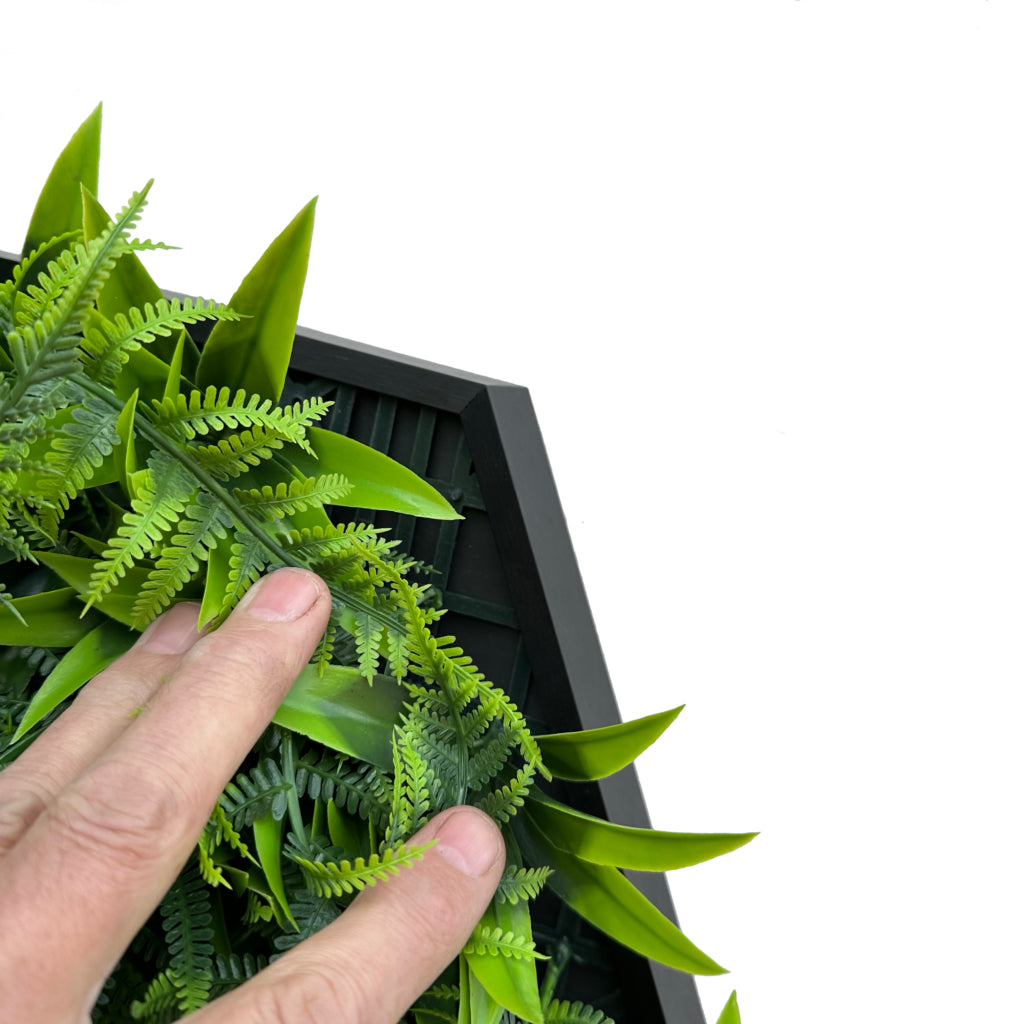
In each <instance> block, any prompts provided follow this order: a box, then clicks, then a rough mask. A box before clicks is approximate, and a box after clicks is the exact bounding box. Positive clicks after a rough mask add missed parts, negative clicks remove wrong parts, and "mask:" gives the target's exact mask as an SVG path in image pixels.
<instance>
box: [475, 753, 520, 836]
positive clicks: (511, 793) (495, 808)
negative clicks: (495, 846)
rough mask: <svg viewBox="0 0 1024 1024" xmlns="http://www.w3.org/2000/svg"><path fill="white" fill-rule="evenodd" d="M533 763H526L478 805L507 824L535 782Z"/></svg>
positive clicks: (478, 802) (479, 801)
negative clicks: (509, 779) (510, 778)
mask: <svg viewBox="0 0 1024 1024" xmlns="http://www.w3.org/2000/svg"><path fill="white" fill-rule="evenodd" d="M533 775H534V768H533V765H530V764H524V765H523V767H522V768H520V769H519V771H518V772H516V775H515V778H513V779H512V780H511V781H510V782H508V783H507V784H506V785H504V786H502V787H501V788H500V789H496V790H492V791H491V792H489V793H485V794H484V796H483V797H482V798H481V799H480V800H478V801H477V803H476V806H477V807H479V808H480V810H481V811H484V812H485V813H486V814H489V815H490V816H491V817H492V818H493V819H494V820H495V821H498V822H501V824H503V825H507V824H508V821H509V819H510V818H511V817H512V816H513V815H514V814H515V813H516V812H517V811H518V810H519V808H520V807H522V806H523V803H524V800H525V797H526V794H527V793H529V791H530V786H531V785H532V784H533Z"/></svg>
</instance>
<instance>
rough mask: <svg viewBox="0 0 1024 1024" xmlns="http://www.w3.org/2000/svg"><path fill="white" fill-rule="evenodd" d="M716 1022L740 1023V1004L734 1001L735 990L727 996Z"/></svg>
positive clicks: (726, 1023)
mask: <svg viewBox="0 0 1024 1024" xmlns="http://www.w3.org/2000/svg"><path fill="white" fill-rule="evenodd" d="M718 1024H740V1004H739V1003H738V1002H737V1001H736V992H735V991H734V992H733V993H732V995H731V996H729V999H728V1002H726V1004H725V1007H724V1008H723V1010H722V1012H721V1014H720V1015H719V1018H718Z"/></svg>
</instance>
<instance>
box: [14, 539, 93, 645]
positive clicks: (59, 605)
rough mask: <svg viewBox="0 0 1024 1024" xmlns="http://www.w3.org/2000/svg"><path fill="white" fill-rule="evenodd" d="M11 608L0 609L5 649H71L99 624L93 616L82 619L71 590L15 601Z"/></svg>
mask: <svg viewBox="0 0 1024 1024" xmlns="http://www.w3.org/2000/svg"><path fill="white" fill-rule="evenodd" d="M36 557H37V558H39V560H40V561H45V559H44V558H43V557H42V556H41V555H37V556H36ZM86 561H87V560H86ZM90 564H91V563H90ZM11 605H12V606H13V609H12V608H9V607H7V606H6V605H0V644H2V645H4V646H8V647H21V646H32V647H71V646H72V645H73V644H76V643H78V641H79V640H81V639H82V637H84V636H85V635H86V634H87V633H88V632H89V631H90V630H92V629H95V627H96V626H97V625H98V624H99V622H100V616H99V615H96V614H91V615H88V616H86V618H84V619H83V618H82V617H81V616H82V605H81V602H79V601H78V599H77V598H76V597H75V591H74V589H72V588H70V587H62V588H61V589H59V590H47V591H45V592H44V593H42V594H32V595H31V596H29V597H16V598H15V599H14V600H13V601H11ZM19 616H20V617H21V619H20V620H19Z"/></svg>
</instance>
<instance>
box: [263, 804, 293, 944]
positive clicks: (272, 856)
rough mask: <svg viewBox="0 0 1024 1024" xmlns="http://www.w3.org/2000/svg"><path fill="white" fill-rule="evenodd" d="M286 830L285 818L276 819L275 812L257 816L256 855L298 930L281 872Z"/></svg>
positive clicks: (276, 897) (287, 914)
mask: <svg viewBox="0 0 1024 1024" xmlns="http://www.w3.org/2000/svg"><path fill="white" fill-rule="evenodd" d="M283 832H284V820H283V819H282V820H280V821H276V820H275V819H274V816H273V814H267V815H265V816H264V817H262V818H257V819H256V820H255V821H254V822H253V823H252V835H253V839H254V840H255V844H256V856H257V857H259V861H260V867H261V868H263V874H264V875H266V876H267V885H269V886H270V891H271V892H272V893H273V894H274V898H275V899H276V900H277V902H278V903H279V904H280V905H281V910H282V911H283V912H284V916H285V917H286V918H287V919H288V921H289V922H290V923H291V924H292V926H293V927H294V928H295V930H296V931H298V929H299V926H298V924H297V923H296V921H295V918H294V917H293V916H292V911H291V908H290V907H289V906H288V896H287V893H286V892H285V887H284V876H283V875H282V874H281V836H282V834H283Z"/></svg>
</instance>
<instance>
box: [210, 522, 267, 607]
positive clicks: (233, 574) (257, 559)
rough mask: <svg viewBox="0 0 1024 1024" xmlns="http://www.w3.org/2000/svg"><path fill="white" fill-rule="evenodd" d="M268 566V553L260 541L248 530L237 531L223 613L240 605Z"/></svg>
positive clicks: (232, 547)
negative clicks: (246, 593) (245, 594)
mask: <svg viewBox="0 0 1024 1024" xmlns="http://www.w3.org/2000/svg"><path fill="white" fill-rule="evenodd" d="M266 565H267V553H266V550H265V549H264V547H263V544H262V543H261V542H260V541H259V539H258V538H256V537H254V536H253V535H252V534H251V533H249V532H248V531H247V530H238V531H236V533H235V542H234V544H232V545H231V559H230V569H229V570H228V585H227V590H226V591H225V593H224V602H223V604H222V605H221V612H224V611H225V610H227V609H230V608H234V606H235V605H236V604H238V602H239V601H240V600H241V597H242V595H243V594H244V593H245V592H246V590H248V589H249V587H250V586H251V585H252V584H253V583H255V582H256V580H258V579H259V577H260V573H261V572H263V570H264V569H265V568H266Z"/></svg>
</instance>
